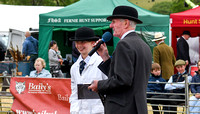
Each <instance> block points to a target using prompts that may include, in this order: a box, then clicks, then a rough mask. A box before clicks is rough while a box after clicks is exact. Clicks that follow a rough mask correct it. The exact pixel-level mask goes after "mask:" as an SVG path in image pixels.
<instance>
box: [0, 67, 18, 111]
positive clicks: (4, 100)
mask: <svg viewBox="0 0 200 114" xmlns="http://www.w3.org/2000/svg"><path fill="white" fill-rule="evenodd" d="M11 73H12V74H7V71H4V72H3V73H2V76H0V80H2V81H1V83H0V86H1V91H0V114H14V113H13V112H12V111H11V107H12V104H13V99H14V98H13V96H12V94H11V93H10V90H9V87H10V78H11V77H16V69H12V70H11Z"/></svg>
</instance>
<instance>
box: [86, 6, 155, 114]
mask: <svg viewBox="0 0 200 114" xmlns="http://www.w3.org/2000/svg"><path fill="white" fill-rule="evenodd" d="M107 19H108V20H110V21H112V23H111V24H110V28H112V29H113V32H114V33H113V35H114V36H115V37H119V38H120V39H121V40H120V41H119V42H118V44H117V46H116V49H115V51H114V52H113V55H112V58H110V57H109V55H108V51H107V48H106V45H105V44H104V45H101V47H100V49H99V50H98V53H99V55H100V56H101V57H102V58H103V60H104V62H103V63H101V64H100V65H99V68H100V69H101V71H102V72H104V73H105V74H107V75H108V79H107V80H100V81H98V80H94V81H93V83H92V84H91V86H89V87H88V88H89V89H92V90H93V91H96V92H99V94H101V95H106V98H105V103H104V106H105V114H114V113H115V114H147V102H146V88H147V83H148V77H149V75H150V71H151V63H152V54H151V51H150V48H149V46H148V45H147V44H146V43H145V42H144V41H143V40H142V39H141V38H140V37H139V36H138V35H137V34H136V32H135V27H136V24H141V23H142V21H140V20H139V19H138V13H137V10H136V9H135V8H132V7H129V6H118V7H116V8H115V9H114V11H113V14H112V16H109V17H108V18H107Z"/></svg>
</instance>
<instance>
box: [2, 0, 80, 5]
mask: <svg viewBox="0 0 200 114" xmlns="http://www.w3.org/2000/svg"><path fill="white" fill-rule="evenodd" d="M77 1H79V0H0V3H2V4H7V5H30V6H67V5H70V4H72V3H74V2H77Z"/></svg>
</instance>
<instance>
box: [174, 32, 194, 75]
mask: <svg viewBox="0 0 200 114" xmlns="http://www.w3.org/2000/svg"><path fill="white" fill-rule="evenodd" d="M190 36H191V35H190V31H184V32H183V35H182V36H181V37H180V39H179V40H178V41H177V44H176V49H177V57H176V60H179V59H182V60H184V61H186V65H187V66H186V70H187V72H189V71H188V70H189V64H191V61H190V53H189V45H188V43H187V41H186V40H188V39H189V38H190Z"/></svg>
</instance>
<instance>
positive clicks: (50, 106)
mask: <svg viewBox="0 0 200 114" xmlns="http://www.w3.org/2000/svg"><path fill="white" fill-rule="evenodd" d="M10 92H11V93H12V95H13V96H14V102H13V105H12V111H13V112H15V113H17V114H29V113H30V114H33V113H37V114H70V103H69V97H70V95H71V80H70V79H56V78H28V77H27V78H25V77H12V78H11V84H10Z"/></svg>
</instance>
